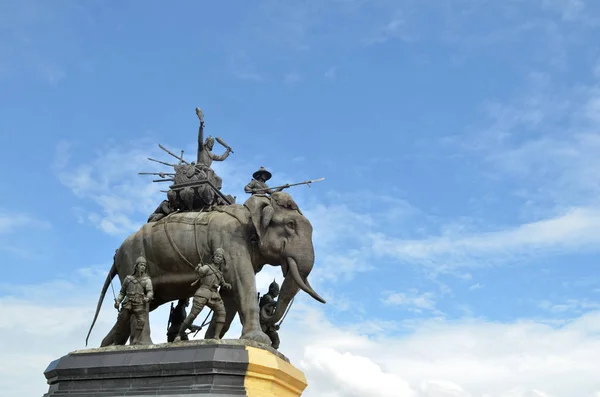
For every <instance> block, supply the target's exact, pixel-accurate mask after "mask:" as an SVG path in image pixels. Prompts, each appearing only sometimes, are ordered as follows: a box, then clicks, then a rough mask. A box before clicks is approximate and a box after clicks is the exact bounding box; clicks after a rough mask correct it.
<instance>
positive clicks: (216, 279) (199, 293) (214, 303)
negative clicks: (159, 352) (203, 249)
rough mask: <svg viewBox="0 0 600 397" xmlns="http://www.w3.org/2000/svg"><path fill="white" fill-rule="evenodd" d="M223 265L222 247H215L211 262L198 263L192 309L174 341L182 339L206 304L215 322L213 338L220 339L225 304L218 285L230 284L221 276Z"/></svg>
mask: <svg viewBox="0 0 600 397" xmlns="http://www.w3.org/2000/svg"><path fill="white" fill-rule="evenodd" d="M224 266H225V251H224V250H223V249H222V248H217V249H216V250H215V253H214V255H213V260H212V263H209V264H207V265H198V266H197V267H196V273H197V274H198V276H199V277H200V278H199V280H197V281H195V282H194V284H195V283H196V282H198V281H199V282H200V287H199V288H198V289H197V290H196V293H195V294H194V300H193V303H192V310H191V311H190V314H188V316H187V317H186V319H185V320H183V323H182V324H181V327H180V328H179V334H178V335H177V337H176V338H175V342H179V341H181V340H182V339H183V337H184V335H185V331H186V330H187V329H188V328H190V327H191V326H192V323H193V322H194V320H195V319H196V317H197V316H198V314H200V312H201V311H202V309H204V306H208V307H209V308H210V309H212V311H213V316H214V320H215V323H216V332H215V335H216V336H215V339H221V338H220V335H221V330H222V329H223V325H224V324H225V305H224V304H223V300H222V299H221V295H219V287H223V288H226V289H231V284H229V283H228V282H226V281H225V279H224V278H223V273H222V271H223V267H224Z"/></svg>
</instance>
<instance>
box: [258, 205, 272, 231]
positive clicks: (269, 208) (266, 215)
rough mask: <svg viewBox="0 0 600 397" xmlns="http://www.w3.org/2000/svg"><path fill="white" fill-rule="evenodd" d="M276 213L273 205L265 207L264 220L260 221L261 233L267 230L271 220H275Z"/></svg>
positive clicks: (263, 211)
mask: <svg viewBox="0 0 600 397" xmlns="http://www.w3.org/2000/svg"><path fill="white" fill-rule="evenodd" d="M274 213H275V210H274V209H273V206H272V205H267V206H266V207H265V208H263V210H262V220H261V222H260V226H261V233H262V232H264V231H265V229H266V228H267V226H269V224H270V223H271V220H273V214H274Z"/></svg>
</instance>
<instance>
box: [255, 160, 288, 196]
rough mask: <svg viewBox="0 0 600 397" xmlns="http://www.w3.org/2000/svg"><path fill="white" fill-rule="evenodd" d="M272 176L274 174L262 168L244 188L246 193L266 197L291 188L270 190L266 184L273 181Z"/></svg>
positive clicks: (283, 187) (285, 186)
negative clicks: (270, 180)
mask: <svg viewBox="0 0 600 397" xmlns="http://www.w3.org/2000/svg"><path fill="white" fill-rule="evenodd" d="M271 176H272V174H271V173H270V172H269V171H267V170H266V169H265V167H260V169H259V170H258V171H256V172H255V173H254V174H252V180H251V181H250V183H248V184H247V185H246V187H244V192H246V193H250V194H252V195H255V194H256V195H263V196H264V195H266V194H267V193H268V194H272V193H273V192H281V191H282V190H283V189H285V188H288V187H290V185H284V186H280V187H278V188H276V189H269V186H267V183H266V182H267V181H268V180H269V179H271Z"/></svg>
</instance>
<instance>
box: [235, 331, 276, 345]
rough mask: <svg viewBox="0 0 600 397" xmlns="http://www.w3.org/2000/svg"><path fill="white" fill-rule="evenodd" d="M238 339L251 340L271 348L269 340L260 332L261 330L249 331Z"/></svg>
mask: <svg viewBox="0 0 600 397" xmlns="http://www.w3.org/2000/svg"><path fill="white" fill-rule="evenodd" d="M240 339H246V340H253V341H255V342H259V343H263V344H265V345H267V346H271V339H270V338H269V337H268V336H267V334H265V333H264V332H262V331H261V330H256V331H249V332H246V333H245V334H242V336H240Z"/></svg>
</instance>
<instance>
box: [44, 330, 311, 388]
mask: <svg viewBox="0 0 600 397" xmlns="http://www.w3.org/2000/svg"><path fill="white" fill-rule="evenodd" d="M44 376H45V377H46V379H47V381H48V384H49V385H50V388H49V390H48V393H46V394H44V397H59V396H68V397H94V396H98V397H100V396H102V397H112V396H131V397H134V396H150V395H151V396H156V397H161V396H169V397H177V396H181V397H183V396H211V397H212V396H219V397H233V396H248V397H269V396H277V397H288V396H290V397H291V396H300V395H302V392H303V391H304V389H305V388H306V386H307V384H306V378H305V377H304V374H303V373H302V372H301V371H300V370H298V369H297V368H295V367H294V366H293V365H291V364H290V363H289V360H288V359H287V358H286V357H285V356H284V355H282V354H281V353H279V352H277V351H276V350H274V349H272V348H271V347H270V346H266V345H263V344H260V343H256V342H252V341H245V340H239V339H234V340H221V341H217V340H211V339H208V340H206V339H205V340H194V341H185V342H178V343H169V344H167V343H164V344H159V345H150V346H109V347H104V348H99V349H89V350H78V351H75V352H72V353H69V354H68V355H66V356H63V357H61V358H59V359H58V360H55V361H53V362H52V363H50V365H49V366H48V368H47V369H46V371H44Z"/></svg>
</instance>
